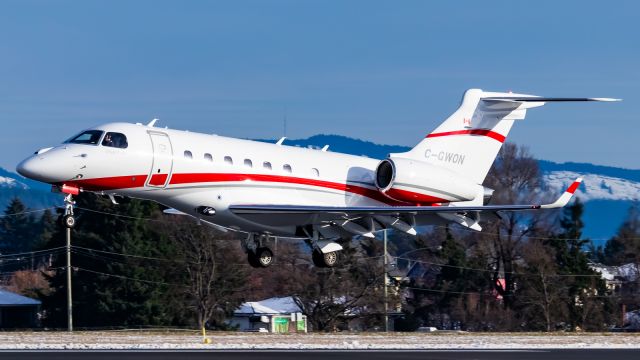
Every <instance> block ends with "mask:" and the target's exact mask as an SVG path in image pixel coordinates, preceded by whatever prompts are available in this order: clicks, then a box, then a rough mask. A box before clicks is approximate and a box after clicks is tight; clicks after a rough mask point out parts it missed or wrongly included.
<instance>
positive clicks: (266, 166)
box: [262, 161, 271, 170]
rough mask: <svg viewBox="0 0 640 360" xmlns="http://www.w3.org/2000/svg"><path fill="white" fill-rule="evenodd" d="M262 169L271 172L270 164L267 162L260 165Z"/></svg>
mask: <svg viewBox="0 0 640 360" xmlns="http://www.w3.org/2000/svg"><path fill="white" fill-rule="evenodd" d="M262 167H263V168H265V169H267V170H271V163H270V162H268V161H265V162H263V163H262Z"/></svg>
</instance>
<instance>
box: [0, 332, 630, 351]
mask: <svg viewBox="0 0 640 360" xmlns="http://www.w3.org/2000/svg"><path fill="white" fill-rule="evenodd" d="M208 335H209V336H208V337H209V338H210V339H211V340H212V341H211V343H210V344H204V343H203V341H202V337H201V336H199V335H198V333H197V332H195V331H182V332H166V331H163V332H159V331H101V332H98V331H92V332H74V333H67V332H7V333H0V349H5V350H15V349H29V350H35V349H103V350H106V349H212V350H214V349H336V350H337V349H359V350H365V349H406V350H412V349H539V348H562V349H567V348H572V349H583V348H589V349H605V348H606V349H611V348H634V349H638V348H640V341H639V340H640V335H637V334H627V333H624V334H623V333H599V334H575V333H572V334H563V333H554V334H541V333H540V334H538V333H506V334H488V333H428V334H426V333H390V334H384V333H366V334H352V333H349V334H320V333H313V334H258V333H219V332H212V333H210V334H208Z"/></svg>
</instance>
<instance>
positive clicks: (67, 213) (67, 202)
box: [62, 194, 76, 229]
mask: <svg viewBox="0 0 640 360" xmlns="http://www.w3.org/2000/svg"><path fill="white" fill-rule="evenodd" d="M75 203H76V202H75V201H73V195H72V194H67V195H65V197H64V216H63V217H62V224H63V225H64V226H65V227H67V228H69V229H72V228H73V227H74V226H76V218H75V217H74V216H73V205H75Z"/></svg>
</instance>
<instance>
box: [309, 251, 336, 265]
mask: <svg viewBox="0 0 640 360" xmlns="http://www.w3.org/2000/svg"><path fill="white" fill-rule="evenodd" d="M311 260H312V261H313V265H315V266H316V267H318V268H332V267H334V266H336V264H337V263H338V252H337V251H330V252H327V253H323V252H322V251H321V250H320V249H318V248H315V249H313V253H312V254H311Z"/></svg>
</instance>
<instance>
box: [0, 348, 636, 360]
mask: <svg viewBox="0 0 640 360" xmlns="http://www.w3.org/2000/svg"><path fill="white" fill-rule="evenodd" d="M0 359H15V360H35V359H47V360H63V359H64V360H76V359H91V360H103V359H118V360H129V359H149V360H151V359H153V360H156V359H189V360H200V359H216V360H219V359H250V360H293V359H296V360H298V359H304V360H326V359H331V360H341V359H350V360H354V359H356V360H383V359H402V360H413V359H421V360H425V359H438V360H439V359H442V360H453V359H473V360H484V359H486V360H502V359H517V360H530V359H545V360H571V359H580V360H591V359H615V360H627V359H634V360H635V359H640V349H638V350H635V349H634V350H628V349H612V350H607V349H584V350H583V349H571V350H559V349H548V350H547V349H535V350H427V351H401V350H398V351H395V350H386V351H380V350H378V351H313V350H307V351H265V350H262V351H189V350H179V351H171V352H167V351H129V352H121V351H30V352H27V351H20V352H14V351H3V352H0Z"/></svg>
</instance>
